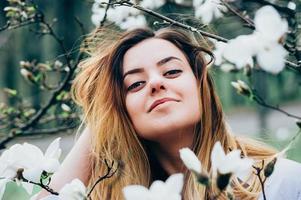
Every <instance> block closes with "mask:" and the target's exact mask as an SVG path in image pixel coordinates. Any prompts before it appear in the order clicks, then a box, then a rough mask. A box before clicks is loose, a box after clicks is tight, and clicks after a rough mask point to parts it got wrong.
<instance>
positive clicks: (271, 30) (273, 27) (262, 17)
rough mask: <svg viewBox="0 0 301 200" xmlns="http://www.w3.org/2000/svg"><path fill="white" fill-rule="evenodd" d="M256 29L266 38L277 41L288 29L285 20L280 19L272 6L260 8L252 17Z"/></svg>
mask: <svg viewBox="0 0 301 200" xmlns="http://www.w3.org/2000/svg"><path fill="white" fill-rule="evenodd" d="M254 23H255V28H256V31H258V32H260V33H261V34H262V35H264V36H265V38H267V39H268V40H273V41H277V40H279V38H280V37H281V36H282V35H283V34H284V33H286V32H287V31H288V24H287V21H285V20H283V19H281V16H280V15H279V14H278V12H277V10H276V9H275V8H274V7H272V6H264V7H262V8H260V9H259V10H258V11H257V12H256V14H255V18H254Z"/></svg>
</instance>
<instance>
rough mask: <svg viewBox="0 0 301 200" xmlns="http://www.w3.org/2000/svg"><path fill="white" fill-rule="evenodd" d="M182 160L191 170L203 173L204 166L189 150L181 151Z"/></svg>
mask: <svg viewBox="0 0 301 200" xmlns="http://www.w3.org/2000/svg"><path fill="white" fill-rule="evenodd" d="M180 158H181V160H182V161H183V163H184V165H185V166H186V167H187V168H188V169H189V170H193V171H195V172H197V173H201V171H202V164H201V161H200V160H199V159H198V157H197V156H196V155H195V154H194V152H193V151H191V150H190V149H189V148H182V149H180Z"/></svg>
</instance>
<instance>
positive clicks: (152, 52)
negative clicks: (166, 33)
mask: <svg viewBox="0 0 301 200" xmlns="http://www.w3.org/2000/svg"><path fill="white" fill-rule="evenodd" d="M168 56H174V57H178V58H180V59H181V60H183V61H186V57H185V55H184V54H183V53H182V51H181V50H180V49H178V48H177V47H176V46H175V45H174V44H173V43H171V42H169V41H167V40H164V39H159V38H150V39H146V40H143V41H142V42H140V43H138V44H136V45H135V46H133V47H132V48H130V49H129V50H128V51H127V52H126V53H125V55H124V58H123V70H124V71H127V70H130V69H132V68H135V67H143V66H146V65H148V64H155V63H157V61H159V60H161V59H163V58H166V57H168ZM186 62H187V61H186Z"/></svg>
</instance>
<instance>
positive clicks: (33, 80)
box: [20, 68, 35, 83]
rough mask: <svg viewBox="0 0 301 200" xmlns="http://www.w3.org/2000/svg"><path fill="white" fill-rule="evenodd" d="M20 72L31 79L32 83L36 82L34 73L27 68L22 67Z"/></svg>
mask: <svg viewBox="0 0 301 200" xmlns="http://www.w3.org/2000/svg"><path fill="white" fill-rule="evenodd" d="M20 73H21V75H22V76H23V77H24V78H25V79H26V80H28V81H30V82H32V83H35V79H34V76H33V74H32V73H31V72H30V71H28V70H26V69H25V68H22V69H21V70H20Z"/></svg>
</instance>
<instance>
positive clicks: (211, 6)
mask: <svg viewBox="0 0 301 200" xmlns="http://www.w3.org/2000/svg"><path fill="white" fill-rule="evenodd" d="M198 3H199V2H197V3H195V4H198ZM219 3H220V2H219V0H205V2H204V3H203V4H202V5H200V6H197V7H195V17H196V18H201V20H202V22H203V23H205V24H209V23H210V22H211V21H212V20H213V19H217V18H220V17H222V16H223V13H222V12H221V10H220V9H225V7H223V6H221V5H220V4H219Z"/></svg>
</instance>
